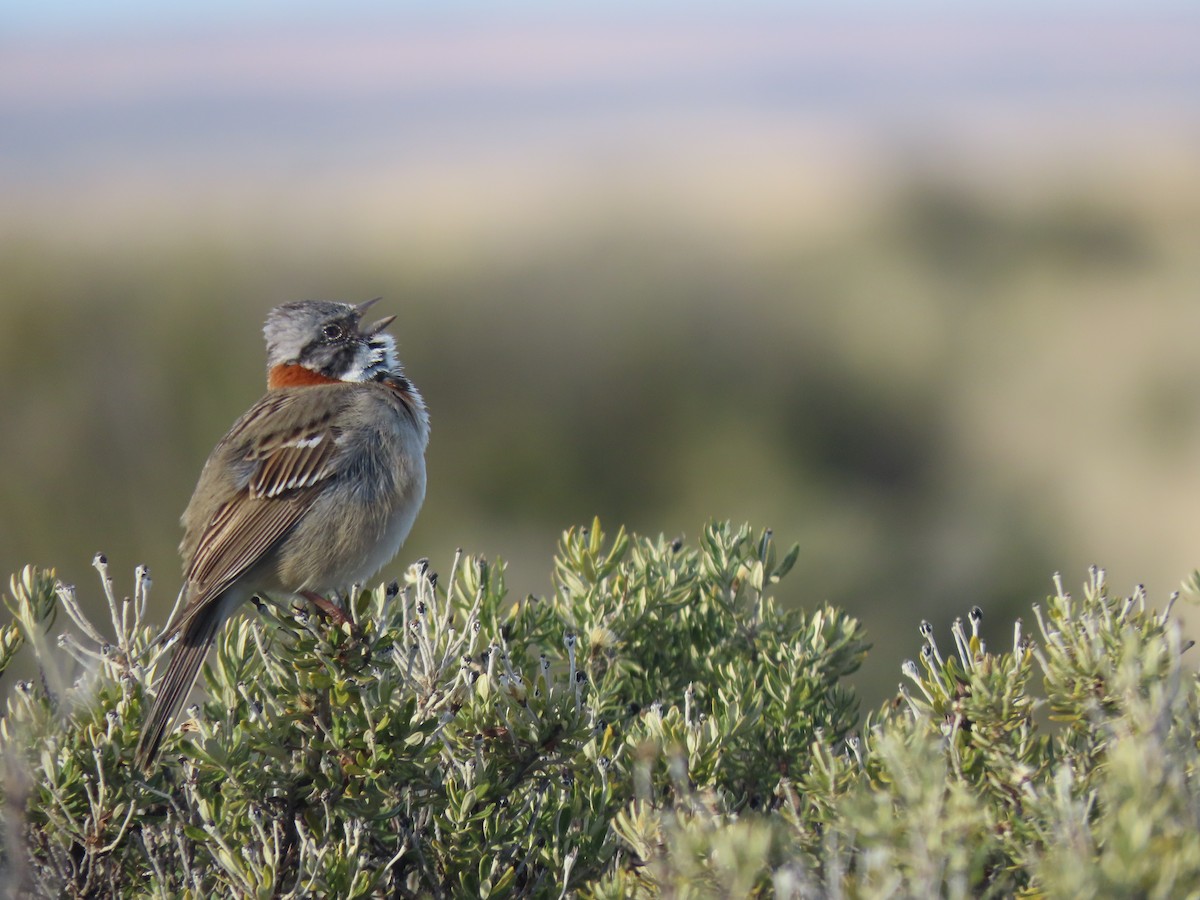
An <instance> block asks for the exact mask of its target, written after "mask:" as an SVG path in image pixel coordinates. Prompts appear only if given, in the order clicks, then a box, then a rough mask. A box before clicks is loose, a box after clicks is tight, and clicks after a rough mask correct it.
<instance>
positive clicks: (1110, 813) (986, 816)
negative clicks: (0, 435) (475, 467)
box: [0, 523, 1200, 898]
mask: <svg viewBox="0 0 1200 900" xmlns="http://www.w3.org/2000/svg"><path fill="white" fill-rule="evenodd" d="M795 557H796V553H795V551H793V552H791V553H789V554H785V555H783V556H782V557H780V556H779V555H778V553H777V550H776V547H775V544H774V542H773V541H772V539H771V535H770V532H764V533H753V532H751V530H750V529H749V528H746V527H742V528H734V527H730V526H728V525H713V526H710V527H709V528H707V529H706V530H705V532H704V534H703V536H702V538H701V539H700V541H699V545H698V546H697V547H694V548H693V547H687V546H684V545H682V544H681V543H680V542H678V541H669V540H666V539H663V538H658V539H647V538H640V537H635V536H631V535H627V534H626V533H625V532H624V531H623V530H622V531H619V532H618V533H617V534H616V535H615V536H614V537H612V539H611V540H609V539H606V538H605V536H604V535H603V534H602V533H601V532H600V529H599V526H598V524H595V523H594V524H593V526H592V527H591V528H588V529H578V530H572V531H568V532H567V533H566V534H565V535H564V537H563V539H562V542H561V544H560V547H559V551H558V554H557V557H556V559H555V564H554V565H555V569H554V571H555V578H554V589H553V591H552V593H551V594H550V595H549V596H547V597H545V598H534V597H528V598H526V599H525V600H523V601H521V602H518V603H512V602H510V601H509V600H508V599H507V597H506V592H505V588H504V579H503V567H502V566H499V565H492V564H490V563H488V562H487V561H485V560H483V559H474V558H470V557H467V556H465V555H463V554H462V553H461V552H460V553H459V554H457V555H456V556H455V557H454V560H453V562H452V563H451V565H450V568H449V570H448V571H446V572H445V574H444V576H439V574H438V573H435V572H434V571H433V570H432V569H431V568H430V567H429V566H428V564H427V563H425V562H421V563H419V564H417V565H415V566H413V567H411V568H410V569H408V571H407V572H406V573H405V577H404V580H403V582H402V583H400V584H392V585H390V586H386V587H383V586H381V587H379V588H376V589H374V590H366V591H355V592H352V593H351V595H350V596H349V598H348V600H347V604H346V605H347V607H348V610H349V612H350V617H351V618H352V619H353V622H354V625H349V624H340V625H339V624H335V623H334V622H332V621H329V620H325V619H320V618H317V617H316V616H315V615H311V614H310V613H309V612H308V611H307V610H306V609H294V608H292V607H289V606H279V605H275V604H271V603H260V604H258V605H259V609H258V614H257V615H255V614H248V615H246V616H245V617H241V618H235V619H234V621H233V622H232V623H231V624H230V625H229V626H228V627H227V628H226V629H225V630H224V631H223V633H222V635H221V636H220V638H219V640H218V646H217V648H216V650H215V652H214V653H213V654H212V657H211V658H210V660H209V662H208V664H207V665H206V667H205V672H204V682H205V685H206V687H207V691H206V696H207V700H206V701H205V702H204V703H203V705H202V707H192V708H190V709H189V710H188V711H187V712H186V713H185V715H184V717H183V718H184V720H185V721H184V724H183V725H182V726H181V727H180V728H178V729H177V730H176V732H175V733H174V734H173V735H171V736H170V737H168V739H167V741H166V742H165V745H164V748H163V754H162V757H161V759H160V762H159V763H158V765H157V766H156V768H155V769H154V771H153V772H151V773H149V774H146V773H141V772H139V771H136V770H134V769H133V767H132V765H131V758H132V754H133V748H134V747H135V745H136V743H137V737H138V734H139V729H140V728H141V723H142V720H143V718H144V716H145V714H146V711H147V708H148V700H149V693H150V692H151V691H152V687H153V684H154V676H155V673H156V671H157V670H158V669H160V668H162V666H163V664H164V661H165V659H166V658H167V656H166V655H164V654H165V653H169V648H166V649H164V647H162V646H161V645H156V644H155V643H154V642H153V638H154V632H153V630H152V629H151V628H150V627H148V625H147V624H146V623H145V621H144V613H145V604H146V595H147V591H148V589H149V580H148V578H147V577H146V573H145V572H144V570H139V571H138V573H137V576H136V579H135V586H134V592H133V597H132V598H131V599H125V600H118V599H117V596H116V594H115V592H114V589H113V587H112V582H111V580H110V579H109V576H108V571H107V566H106V564H105V563H103V561H102V560H98V567H99V568H100V570H101V575H102V582H103V584H104V587H105V590H106V592H107V595H108V600H109V607H110V610H111V626H112V634H111V636H109V637H105V636H104V635H103V634H102V632H101V629H100V628H99V627H97V626H96V625H93V624H92V623H90V622H89V621H88V620H87V619H86V618H85V617H84V615H83V614H82V612H81V611H80V609H79V605H78V603H77V602H76V599H75V595H74V590H73V589H72V588H70V587H67V586H63V585H60V584H57V583H56V582H55V580H54V577H53V573H50V572H40V571H35V570H33V569H26V570H25V571H24V572H22V573H21V574H20V576H18V577H15V578H14V579H13V581H12V585H11V590H10V595H9V597H8V598H7V605H8V608H9V610H10V612H11V613H12V622H11V623H9V624H7V625H5V626H4V627H3V629H2V630H0V670H3V668H5V667H7V666H8V664H9V662H10V661H11V660H12V659H13V657H14V655H15V653H16V652H17V650H18V649H19V648H20V647H21V646H22V645H29V647H30V648H31V650H32V655H33V657H34V658H35V660H36V664H37V666H38V673H39V677H38V679H37V680H36V681H35V682H21V683H18V684H17V685H15V686H14V687H13V689H12V690H11V692H10V696H9V698H8V701H7V707H6V709H5V713H4V717H3V720H2V721H0V747H2V749H3V753H2V755H0V760H2V764H3V768H4V773H3V774H4V779H3V803H4V809H5V817H4V826H5V838H6V840H5V842H4V848H5V849H4V859H3V863H4V866H5V868H6V869H7V870H8V872H7V874H8V876H9V878H8V881H9V884H12V885H14V890H15V891H17V892H18V893H24V894H31V893H40V894H42V895H49V896H59V895H67V896H97V895H100V896H103V895H113V896H117V895H119V896H122V897H125V896H163V897H165V896H198V897H205V896H239V897H241V896H246V897H276V896H339V897H368V896H396V897H405V896H471V897H474V896H480V897H499V896H538V897H543V896H546V897H560V896H567V895H576V896H580V897H597V898H599V897H627V896H647V897H653V896H659V895H663V894H666V895H670V896H712V897H734V896H768V895H774V896H781V897H825V896H851V897H873V896H896V895H904V896H938V895H943V896H979V895H984V896H1011V895H1014V894H1024V895H1030V896H1035V895H1039V894H1043V893H1045V894H1050V895H1053V896H1098V895H1114V896H1145V897H1159V896H1161V897H1168V896H1169V897H1175V896H1183V895H1187V894H1193V895H1195V894H1197V893H1200V828H1198V827H1197V826H1198V825H1200V797H1198V792H1197V787H1196V784H1195V768H1196V760H1197V736H1198V734H1200V729H1198V728H1197V711H1198V704H1197V682H1196V678H1195V676H1194V675H1193V674H1192V673H1190V672H1187V671H1185V670H1184V668H1183V667H1182V665H1181V654H1182V652H1183V650H1184V649H1185V647H1184V644H1183V641H1182V638H1181V635H1180V629H1179V626H1178V624H1177V622H1176V621H1175V620H1174V619H1173V618H1171V616H1170V610H1169V604H1168V609H1166V610H1164V611H1162V612H1161V613H1156V612H1154V611H1152V610H1150V609H1149V608H1148V607H1147V600H1146V598H1145V596H1144V594H1143V593H1142V592H1140V591H1139V592H1137V593H1135V594H1134V595H1133V596H1132V597H1127V598H1114V597H1112V596H1110V595H1109V593H1108V591H1107V588H1106V586H1105V584H1104V578H1103V574H1102V573H1101V572H1100V571H1099V570H1094V571H1093V572H1092V573H1091V575H1090V579H1089V581H1088V583H1087V585H1086V586H1085V589H1084V591H1083V596H1082V597H1081V598H1079V599H1075V598H1072V597H1071V596H1069V595H1068V594H1067V593H1066V592H1065V591H1064V590H1063V589H1062V587H1061V585H1059V586H1058V589H1057V590H1056V592H1055V593H1054V595H1052V596H1051V597H1050V598H1049V599H1048V601H1047V602H1046V604H1045V609H1044V610H1043V609H1040V608H1037V607H1035V609H1034V614H1035V620H1036V626H1035V627H1034V628H1032V629H1027V628H1025V627H1024V626H1023V625H1022V624H1021V623H1020V622H1018V623H1016V626H1015V628H1014V635H1013V642H1012V646H1011V647H1006V648H1004V649H1003V650H1000V651H996V650H991V649H989V648H987V647H985V646H984V645H983V643H982V641H981V640H980V638H979V633H978V625H979V618H980V613H979V612H978V610H972V613H971V615H970V616H969V617H968V622H967V624H965V625H964V624H963V623H962V622H956V623H954V626H953V628H952V629H951V631H952V640H953V643H952V645H948V647H952V650H951V649H945V650H943V648H942V647H940V646H939V644H938V642H937V641H936V640H935V638H934V634H933V631H934V629H933V628H932V627H931V626H929V625H928V624H926V623H922V624H921V627H920V629H919V634H918V631H917V630H914V634H913V642H914V646H917V645H918V644H919V646H920V649H921V652H920V654H919V657H918V661H917V662H910V663H906V664H905V666H904V675H905V677H906V682H905V684H903V685H902V686H901V688H900V690H899V692H898V693H897V695H896V697H895V699H894V700H893V701H891V702H889V703H887V704H885V705H884V706H883V707H882V708H880V709H878V710H875V711H873V712H871V713H869V714H868V715H866V716H865V717H863V718H862V719H861V720H860V715H859V709H858V704H857V701H856V699H855V696H854V694H853V692H852V691H850V690H849V689H848V688H847V687H846V684H845V679H846V677H847V676H848V675H849V674H850V673H852V672H853V671H854V670H855V669H856V668H857V667H858V666H859V664H860V663H861V661H862V659H863V657H864V655H865V654H866V652H867V649H868V648H867V645H866V643H865V637H864V634H863V631H862V629H861V627H860V626H859V624H858V622H856V621H855V620H854V619H853V618H851V617H849V616H847V615H846V614H845V613H842V612H840V611H838V610H836V609H833V608H830V607H827V606H825V607H818V608H816V609H812V610H810V611H807V612H796V611H791V610H786V609H782V608H781V607H780V606H779V605H778V604H777V602H776V600H775V599H774V598H773V596H772V594H773V591H774V590H775V585H776V583H777V582H778V581H779V579H780V578H782V577H783V576H784V575H785V574H786V573H787V571H788V570H789V569H790V568H791V565H792V562H793V561H794V559H795ZM60 608H61V609H62V610H63V611H64V612H65V613H66V614H67V618H69V619H70V620H71V622H72V624H73V625H74V628H73V630H72V632H71V633H68V634H65V635H63V636H62V637H60V638H59V641H58V646H57V647H52V646H51V644H50V643H49V641H48V631H49V629H50V628H51V627H52V625H53V623H54V621H55V618H56V614H57V611H58V610H59V609H60ZM106 627H107V626H106Z"/></svg>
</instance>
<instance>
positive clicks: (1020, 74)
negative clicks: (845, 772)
mask: <svg viewBox="0 0 1200 900" xmlns="http://www.w3.org/2000/svg"><path fill="white" fill-rule="evenodd" d="M1198 47H1200V11H1197V9H1196V8H1195V6H1194V5H1191V4H1184V3H1166V2H1155V0H1147V2H1142V3H1138V4H1133V3H1130V4H1127V5H1122V4H1109V5H1103V4H1095V3H1089V4H1083V3H1078V4H1070V3H1063V4H1053V3H1050V4H1045V3H1039V4H1033V3H1027V4H1021V3H1018V4H1013V3H1005V2H999V0H996V2H982V3H977V4H972V5H970V8H969V9H967V8H966V6H965V5H963V4H953V5H951V4H941V5H939V4H935V3H911V4H907V5H901V4H890V3H883V2H874V3H872V2H857V3H850V4H839V5H836V6H834V5H807V6H806V5H803V4H770V5H768V4H762V3H736V4H735V3H732V2H729V3H707V4H682V3H679V4H671V3H648V4H631V3H616V4H600V3H583V4H573V5H571V6H570V7H569V8H567V7H566V5H558V4H549V3H544V4H539V3H531V2H523V3H516V4H512V5H509V6H507V7H505V8H504V9H498V8H495V7H493V6H492V5H489V4H482V3H474V4H472V3H457V4H456V3H451V4H447V5H441V6H439V7H438V8H437V9H436V10H434V9H430V8H426V7H424V6H422V5H419V4H415V3H413V4H405V3H400V4H393V3H388V4H383V3H369V2H348V3H339V4H336V5H334V4H327V5H326V4H312V3H303V2H301V3H295V2H290V3H286V4H285V3H279V2H269V3H260V4H256V5H255V6H254V10H253V11H252V12H250V11H247V9H244V8H243V6H242V5H241V4H234V3H232V2H212V0H210V2H207V3H205V4H203V5H199V4H192V3H178V4H150V3H145V2H134V0H117V2H110V3H106V4H82V3H80V4H72V3H67V2H61V0H48V2H43V3H39V4H23V5H17V4H11V3H7V2H5V3H4V4H3V5H0V197H2V198H3V199H2V200H0V313H2V314H3V321H2V325H0V428H2V437H3V440H0V469H2V471H3V473H4V475H3V478H0V570H2V571H3V572H5V573H7V572H10V571H15V570H16V569H17V568H18V567H19V566H21V565H23V564H25V563H37V564H41V565H53V566H55V567H57V569H58V572H59V574H60V576H61V577H63V578H64V579H65V580H68V581H72V582H75V583H77V584H78V585H79V586H80V591H81V594H82V595H83V596H84V597H85V598H86V599H87V600H89V601H90V602H94V601H96V600H97V599H98V597H99V589H98V584H97V581H96V579H95V577H94V573H93V572H92V571H91V570H90V562H91V558H92V555H93V553H94V552H96V551H97V550H103V551H105V552H106V553H107V554H108V555H109V557H110V559H111V561H112V564H113V566H114V572H115V574H116V576H117V579H118V589H119V590H122V591H124V592H126V593H128V592H129V591H131V589H132V580H133V567H134V565H135V564H137V563H146V564H148V565H149V566H150V567H151V569H152V571H153V574H154V577H155V582H156V586H155V590H154V599H155V600H156V602H157V604H158V608H157V612H156V618H158V620H160V621H161V619H162V618H163V617H165V616H166V614H167V611H168V609H169V608H170V605H171V603H172V602H173V600H174V595H175V592H176V590H177V588H178V571H179V562H178V558H177V556H176V550H175V547H176V543H177V541H178V537H179V529H178V524H177V520H178V516H179V514H180V512H181V511H182V510H183V508H184V506H185V505H186V503H187V500H188V497H189V496H190V492H191V489H192V487H193V485H194V483H195V480H196V477H197V475H198V473H199V470H200V467H201V464H202V463H203V461H204V459H205V457H206V456H207V454H208V452H209V450H210V449H211V447H212V445H213V444H214V443H215V441H216V440H217V438H219V437H220V436H221V434H223V433H224V431H225V430H226V428H227V427H228V426H229V425H230V424H231V423H232V421H233V420H234V419H235V418H236V416H238V415H239V414H240V413H241V412H242V411H243V410H244V409H245V408H246V407H247V406H249V404H250V403H251V402H253V401H254V400H255V399H256V398H257V397H258V396H259V395H260V394H261V391H262V389H263V379H264V353H263V346H262V339H261V334H260V328H261V323H262V320H263V318H264V316H265V314H266V312H267V310H268V309H269V308H270V307H271V306H273V305H275V304H277V303H281V302H284V301H288V300H295V299H301V298H337V299H346V300H350V301H355V302H357V301H361V300H364V299H367V298H369V297H374V296H378V295H382V296H383V297H384V300H383V301H382V302H381V303H380V304H379V306H378V311H379V314H380V315H386V314H389V313H397V314H398V316H399V318H398V319H397V322H396V324H395V325H394V326H393V331H394V333H395V334H396V335H397V337H398V339H399V344H400V348H401V352H402V355H403V358H404V359H405V360H406V363H407V366H408V374H409V375H410V376H411V377H412V378H413V380H414V381H415V382H416V383H417V384H418V385H419V386H420V387H421V389H422V391H423V392H424V394H425V397H426V399H427V401H428V403H429V406H430V408H431V413H432V419H433V436H432V443H431V445H430V449H429V478H430V481H429V493H428V498H427V500H426V504H425V508H424V511H423V513H422V516H421V518H420V519H419V521H418V524H417V527H416V529H415V530H414V532H413V534H412V537H411V539H410V540H409V542H408V544H407V546H406V547H405V548H404V550H403V551H402V553H401V557H400V558H398V559H397V560H396V561H395V562H394V563H393V564H392V566H391V567H389V569H388V570H385V574H389V573H390V574H396V573H398V572H399V571H401V569H402V568H403V567H404V566H405V565H407V564H408V563H409V562H411V561H412V560H414V559H416V558H417V557H420V556H428V557H430V558H431V559H432V560H433V561H434V565H435V567H438V568H442V569H444V568H446V567H448V565H449V562H450V560H451V558H452V556H453V553H454V550H455V548H456V547H464V548H466V549H467V550H469V551H471V552H475V553H483V554H487V555H489V556H500V557H503V558H504V559H506V560H508V562H509V566H510V568H509V583H510V586H511V589H512V592H513V594H514V598H519V597H521V596H523V595H524V594H526V593H530V592H531V593H535V594H545V593H547V592H548V591H549V590H550V589H551V583H550V558H551V554H552V551H553V549H554V546H555V542H556V539H557V536H558V534H559V532H560V531H561V530H562V529H564V528H566V527H568V526H570V525H572V524H578V523H586V522H588V521H590V520H591V518H592V516H593V515H599V516H601V518H602V520H603V521H604V523H605V524H606V525H607V526H608V527H609V528H610V529H615V527H616V526H617V525H618V524H621V523H623V524H625V525H627V526H629V527H630V528H632V529H634V530H637V531H639V532H644V533H649V534H658V533H664V534H666V535H667V536H671V537H673V536H676V535H679V536H683V537H685V538H686V539H688V540H694V539H695V538H696V536H697V534H698V533H699V532H700V530H701V528H702V526H703V524H704V522H705V521H706V520H707V519H709V518H714V517H715V518H730V519H734V520H736V521H749V522H751V523H753V524H754V525H756V526H769V527H771V528H773V529H774V531H775V534H776V535H777V537H778V540H779V541H780V543H781V544H783V545H785V546H788V545H791V544H792V543H799V545H800V550H801V552H800V558H799V562H798V564H797V567H796V569H795V571H794V572H793V574H792V575H791V576H789V578H788V579H787V580H786V581H785V582H784V583H783V585H782V587H781V590H780V595H781V596H782V597H783V598H784V599H785V600H786V601H787V602H788V603H791V604H796V605H813V604H816V603H818V602H820V601H824V600H828V601H830V602H833V603H835V604H838V605H840V606H842V607H844V608H846V609H847V610H849V611H850V612H852V613H853V614H855V615H858V616H860V617H861V618H862V619H863V620H864V621H865V623H866V625H867V627H868V629H869V632H870V635H871V637H872V638H873V641H874V643H875V650H874V652H873V653H872V655H871V658H870V661H869V664H868V667H867V669H866V670H865V671H864V673H863V674H862V682H861V684H862V687H863V691H864V695H865V699H866V701H867V702H868V704H871V705H873V704H874V703H876V702H878V701H879V700H881V699H882V698H883V696H884V695H885V693H886V692H888V691H889V690H891V689H893V688H894V686H895V683H896V682H897V680H898V678H899V665H900V662H901V660H903V659H904V658H905V657H911V656H914V655H915V654H916V652H917V649H918V646H919V637H918V634H917V631H916V625H917V622H918V621H919V620H920V619H921V618H928V619H930V620H931V621H933V622H934V623H935V625H936V626H937V632H938V634H939V635H940V636H941V638H942V639H943V640H944V641H945V642H946V643H947V644H948V643H949V628H948V626H949V622H950V621H951V620H952V619H953V617H955V616H958V615H964V614H965V612H966V611H967V609H969V608H970V606H972V605H973V604H978V605H980V606H982V607H983V609H984V610H985V613H986V619H985V634H986V635H987V636H989V637H990V638H991V639H992V640H993V641H994V642H998V643H999V642H1007V641H1010V640H1011V620H1012V618H1013V617H1014V616H1017V615H1022V614H1024V615H1026V616H1028V607H1029V603H1030V602H1032V601H1035V600H1038V599H1041V598H1042V597H1043V596H1044V595H1045V594H1046V593H1048V592H1049V591H1050V590H1051V576H1052V574H1053V573H1054V572H1056V571H1061V572H1062V573H1063V576H1064V580H1065V581H1066V583H1067V585H1068V586H1069V587H1072V588H1076V587H1077V586H1078V585H1079V584H1080V582H1081V581H1082V580H1083V578H1084V575H1085V568H1086V566H1087V565H1088V564H1090V563H1093V562H1095V563H1099V564H1101V565H1104V566H1106V567H1107V569H1108V571H1109V577H1110V581H1111V582H1112V583H1113V584H1114V588H1115V589H1116V590H1118V591H1121V592H1128V591H1130V590H1132V588H1133V586H1134V585H1135V584H1136V583H1138V582H1144V583H1145V584H1146V586H1147V588H1148V590H1149V591H1150V596H1151V599H1152V600H1153V602H1154V603H1155V604H1156V605H1161V604H1162V602H1164V601H1165V598H1166V596H1167V594H1168V593H1169V592H1170V591H1171V590H1173V589H1174V588H1176V587H1177V586H1178V584H1179V581H1180V580H1181V579H1182V578H1183V577H1185V576H1186V575H1187V574H1188V573H1189V572H1190V571H1191V570H1192V568H1194V567H1195V566H1197V565H1200V535H1198V534H1197V518H1196V515H1195V510H1196V508H1197V501H1198V499H1200V396H1198V391H1197V385H1198V384H1200V354H1197V352H1196V346H1197V337H1198V335H1200V303H1198V302H1197V300H1198V296H1197V295H1198V293H1200V253H1198V252H1197V250H1198V248H1200V103H1198V102H1197V100H1198V98H1200V52H1197V48H1198Z"/></svg>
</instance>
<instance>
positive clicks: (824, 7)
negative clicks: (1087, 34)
mask: <svg viewBox="0 0 1200 900" xmlns="http://www.w3.org/2000/svg"><path fill="white" fill-rule="evenodd" d="M1198 8H1200V4H1197V3H1196V2H1195V0H1140V2H1132V0H975V2H963V0H958V2H949V0H902V2H901V0H841V2H837V3H833V2H828V0H791V2H784V0H749V2H747V0H742V2H734V0H707V2H705V0H605V2H596V0H590V2H579V3H564V2H561V0H559V2H553V0H516V2H511V3H507V4H502V5H497V4H496V3H489V2H483V0H445V2H439V3H437V4H432V3H429V2H421V0H343V2H340V3H331V2H329V0H256V2H254V3H246V2H245V0H206V2H177V3H163V2H156V0H39V2H29V0H0V39H3V38H4V37H7V38H10V39H11V38H13V37H21V36H24V35H31V34H42V35H45V34H47V33H50V34H55V33H58V34H62V33H71V32H91V33H95V32H97V31H100V32H128V31H146V30H149V31H157V30H168V31H171V30H180V29H190V28H194V27H200V28H224V27H237V26H239V25H248V24H255V23H257V24H270V23H274V22H280V23H285V22H286V23H290V24H296V23H300V22H304V21H315V22H321V21H328V20H333V21H339V22H348V21H353V20H355V19H360V18H362V19H371V18H392V19H396V18H419V19H422V20H436V19H442V18H444V19H461V18H474V17H482V18H486V19H490V20H504V19H506V18H510V17H514V16H516V17H525V16H541V15H552V16H554V17H556V18H590V17H609V16H620V17H622V18H634V17H637V16H642V15H663V14H678V15H686V16H688V17H689V18H691V17H696V16H699V17H704V16H706V15H718V16H721V15H736V16H743V15H751V16H753V15H756V14H758V15H778V14H785V15H809V14H818V15H822V16H828V15H833V16H843V15H859V14H863V13H867V14H870V15H872V16H876V15H878V16H883V17H886V18H897V19H904V18H907V17H909V16H914V15H916V16H929V15H941V14H949V15H953V16H954V17H955V18H959V19H962V18H970V17H973V16H987V17H993V16H1006V17H1007V16H1013V15H1017V16H1021V17H1028V16H1047V15H1049V16H1062V15H1068V16H1086V17H1094V16H1106V17H1107V16H1118V17H1125V16H1129V17H1132V18H1145V17H1149V16H1160V15H1171V16H1176V15H1183V16H1187V17H1189V18H1196V17H1198V16H1200V10H1198Z"/></svg>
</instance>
